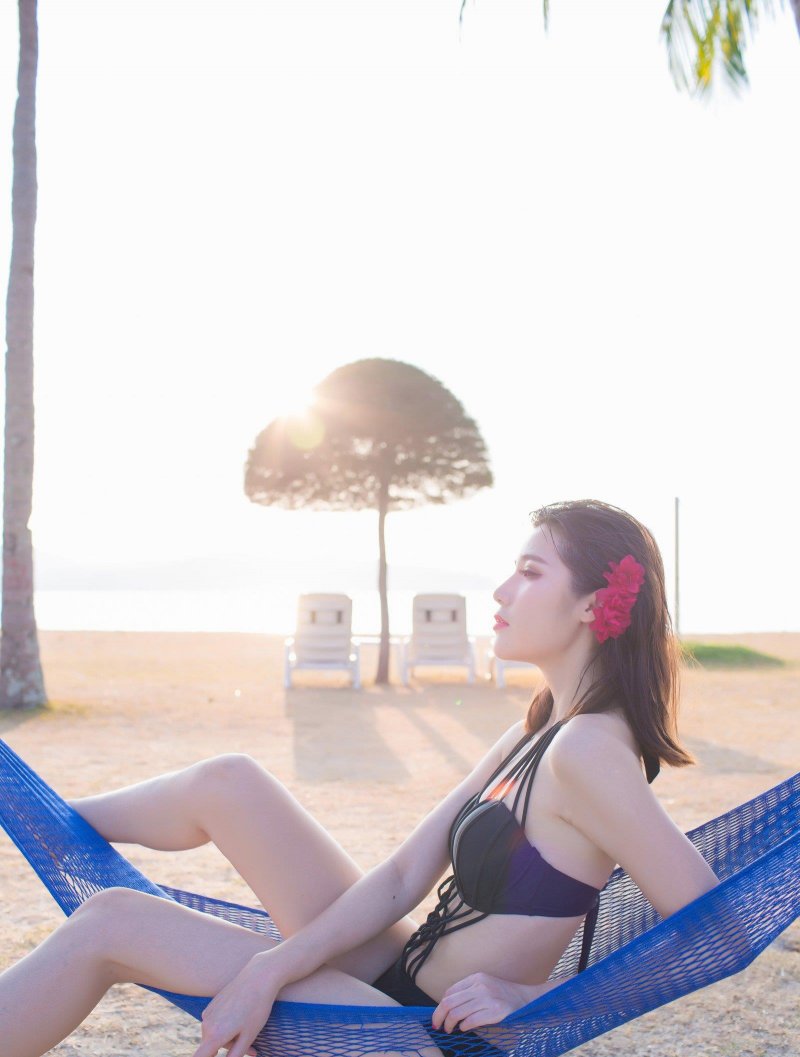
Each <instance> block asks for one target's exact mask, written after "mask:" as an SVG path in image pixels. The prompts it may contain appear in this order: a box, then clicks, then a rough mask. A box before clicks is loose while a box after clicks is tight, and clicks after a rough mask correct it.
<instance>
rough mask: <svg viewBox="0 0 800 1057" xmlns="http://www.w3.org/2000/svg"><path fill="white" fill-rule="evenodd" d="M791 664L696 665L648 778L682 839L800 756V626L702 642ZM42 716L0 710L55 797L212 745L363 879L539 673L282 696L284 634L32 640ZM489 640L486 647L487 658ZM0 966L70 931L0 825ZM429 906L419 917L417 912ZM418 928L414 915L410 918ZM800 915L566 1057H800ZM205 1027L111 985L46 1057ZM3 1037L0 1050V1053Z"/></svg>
mask: <svg viewBox="0 0 800 1057" xmlns="http://www.w3.org/2000/svg"><path fill="white" fill-rule="evenodd" d="M703 638H704V639H705V640H707V641H708V640H711V639H713V640H715V641H735V642H739V643H743V644H745V645H749V646H752V647H754V648H756V649H762V650H766V651H767V652H770V653H773V654H776V655H778V656H781V657H784V658H786V659H787V661H788V662H789V663H788V666H787V667H785V668H782V669H762V670H748V671H706V670H701V671H697V670H689V671H686V672H685V674H684V677H683V707H682V719H681V729H682V732H683V736H684V740H685V742H686V744H687V745H688V747H689V748H690V749H691V750H692V751H693V752H694V753H695V755H696V756H697V757H698V760H699V763H698V765H697V766H696V767H692V768H684V769H681V770H673V769H665V771H664V772H663V773H662V775H661V776H660V777H659V779H658V781H657V783H656V786H657V793H658V796H659V797H660V798H661V800H662V802H663V803H664V804H665V806H666V807H667V810H668V811H669V812H670V814H671V815H672V817H673V818H674V819H675V821H676V822H677V823H678V824H679V825H680V826H681V827H682V828H683V829H689V828H690V827H692V826H695V825H697V824H698V823H700V822H702V821H705V820H706V819H707V818H710V817H712V816H714V815H717V814H720V813H722V812H724V811H726V810H728V809H729V808H730V807H733V806H734V805H735V804H738V803H740V802H742V801H743V800H746V799H748V798H749V797H751V796H754V795H756V794H757V793H759V792H761V791H762V790H764V789H766V788H768V787H770V786H772V785H775V784H776V783H777V782H779V781H781V780H782V779H783V778H785V777H787V776H789V775H790V774H792V773H794V772H795V771H796V769H797V766H798V755H800V754H799V753H798V747H799V745H800V723H798V714H799V713H800V707H799V706H800V634H789V633H786V634H758V635H737V636H703ZM41 642H42V658H43V664H44V669H45V679H46V684H47V690H48V693H49V696H50V699H51V702H52V704H53V706H54V707H53V709H52V711H50V712H47V713H38V714H35V715H32V716H30V715H27V716H26V715H18V714H12V715H8V714H0V736H2V737H3V738H4V739H5V740H6V741H7V742H8V743H9V744H10V745H11V746H12V747H13V748H14V749H15V750H16V751H17V752H19V753H20V754H21V755H22V756H23V757H24V758H25V759H27V760H28V762H29V763H30V764H31V765H32V766H33V767H34V768H36V769H37V770H38V771H39V772H40V773H41V774H42V775H43V776H44V777H45V779H46V780H47V781H48V782H49V783H50V784H51V785H53V786H55V788H56V789H58V790H59V792H61V793H62V795H64V796H79V795H86V794H89V793H94V792H100V791H103V790H106V789H110V788H114V787H118V786H120V785H126V784H129V783H131V782H134V781H138V780H141V779H143V778H147V777H150V776H152V775H154V774H156V773H159V772H162V771H167V770H173V769H175V768H178V767H182V766H185V765H187V764H190V763H192V762H194V761H196V760H198V759H203V758H206V757H209V756H213V755H215V754H217V753H222V752H246V753H249V754H250V755H252V756H254V757H255V758H256V759H257V760H259V761H260V762H261V763H262V764H263V765H264V766H265V767H267V768H269V769H270V770H271V771H272V772H273V773H274V774H276V775H277V776H278V777H279V778H280V779H281V780H282V781H284V782H285V783H286V784H287V785H288V786H289V787H290V788H291V790H292V791H293V792H294V793H295V795H296V796H297V797H298V799H299V800H300V801H301V802H302V803H303V804H304V805H305V807H307V808H308V809H309V810H310V811H311V812H313V813H314V814H315V815H316V816H317V817H318V818H319V819H320V821H321V822H322V823H323V824H324V825H325V826H326V827H327V828H328V829H329V831H330V832H331V833H332V834H333V835H334V836H335V837H336V839H337V840H338V841H339V842H340V843H341V844H342V845H343V846H344V847H345V848H346V849H347V850H348V851H349V852H350V854H351V855H352V856H353V857H354V858H355V859H356V860H357V861H358V862H359V863H360V865H361V866H362V867H363V868H364V869H368V868H370V867H372V866H374V865H375V864H376V863H378V862H379V861H380V860H381V859H382V858H383V857H385V856H386V855H388V854H389V853H390V852H391V851H392V850H393V848H395V847H396V845H397V844H398V843H399V842H400V841H402V840H403V839H404V837H405V836H406V835H407V834H408V833H409V832H410V831H411V829H412V828H413V827H414V826H415V825H416V823H417V822H418V821H419V820H420V819H421V818H422V817H424V815H425V814H426V813H427V812H428V811H429V810H430V809H431V807H432V806H433V805H434V804H435V803H437V802H438V800H439V799H440V798H441V797H443V796H444V795H445V794H446V793H447V792H448V791H449V790H450V789H451V788H452V787H453V785H455V784H456V783H457V782H458V781H459V780H460V779H461V778H462V777H463V775H464V774H465V773H466V772H467V771H468V770H469V769H471V767H472V766H473V765H474V763H475V761H476V760H477V759H478V758H479V756H480V755H481V754H482V753H483V752H485V750H486V749H487V748H488V747H489V746H490V745H491V744H492V743H493V742H494V741H495V740H496V738H497V737H498V736H499V734H500V733H501V732H502V731H503V730H505V729H506V728H507V727H508V726H509V725H510V724H511V723H513V722H514V721H516V720H517V719H519V718H521V717H522V715H523V714H524V712H525V710H526V707H527V704H528V703H529V701H530V697H531V692H532V688H533V686H534V685H535V674H534V673H532V672H529V671H516V672H511V673H509V675H508V684H509V685H508V686H507V688H506V689H505V690H498V689H496V688H495V687H493V686H491V685H490V684H488V683H487V682H486V681H485V680H483V679H481V680H479V682H478V684H476V685H475V686H467V685H466V684H465V681H464V676H463V674H461V673H459V672H458V671H457V670H455V669H452V670H444V669H443V670H439V671H436V670H433V669H427V670H420V672H419V673H418V677H417V678H416V679H415V680H413V681H412V685H411V686H410V687H407V688H406V687H402V686H400V685H398V679H397V673H396V671H395V669H394V666H393V667H392V672H391V675H392V679H393V683H392V685H391V686H389V687H376V686H375V685H374V683H373V682H372V679H373V675H374V671H375V661H376V651H375V649H374V648H370V647H368V648H365V649H364V651H363V657H364V664H363V672H364V683H365V685H364V688H363V689H362V690H361V691H360V692H353V691H352V690H351V689H350V688H349V686H348V681H347V677H346V676H345V675H344V673H342V674H338V673H329V674H326V673H317V672H302V673H299V674H298V675H296V676H295V684H296V685H295V687H294V688H293V689H292V690H290V691H285V690H284V688H283V685H282V640H281V639H280V638H278V637H275V636H261V635H239V634H155V633H153V634H147V633H124V632H118V633H106V632H43V633H42V634H41ZM488 642H489V639H488V638H487V639H485V640H479V646H480V647H481V659H482V660H483V658H484V656H485V648H486V646H487V645H488ZM121 850H122V851H123V852H124V853H125V854H126V855H128V857H129V858H130V859H131V860H132V861H133V862H134V863H135V864H136V865H137V866H139V867H140V868H141V869H143V870H144V871H145V872H146V873H147V874H149V876H151V877H152V878H153V879H154V880H155V881H160V882H163V883H166V884H172V885H175V886H176V887H181V888H187V889H190V890H193V891H198V892H203V893H206V894H209V895H214V896H218V897H221V898H223V899H230V900H233V901H235V902H242V903H250V904H253V903H254V898H253V897H252V894H251V893H250V892H249V890H248V888H247V887H246V886H245V884H244V882H243V881H242V880H241V878H239V876H238V875H237V874H236V873H235V871H234V870H233V868H232V867H231V866H230V865H229V864H228V863H227V862H226V861H225V860H224V859H223V858H222V856H221V855H220V854H219V853H218V852H217V851H216V849H215V848H213V847H211V846H207V847H205V848H200V849H195V850H193V851H190V852H181V853H164V852H156V851H150V850H147V849H144V848H138V847H131V846H127V845H126V846H123V847H121ZM0 886H1V888H2V892H3V901H2V908H0V967H5V966H7V965H9V964H10V963H11V962H13V961H14V960H16V959H17V958H19V957H21V956H22V955H23V954H24V953H26V952H27V951H28V950H30V949H31V947H32V946H33V945H35V944H36V943H38V942H40V941H41V940H42V939H43V938H44V937H45V936H46V935H47V934H48V933H49V932H50V931H51V930H52V929H53V928H54V927H56V926H57V925H58V924H59V922H60V921H61V920H62V918H61V913H60V911H59V910H58V908H57V907H56V906H55V904H54V903H53V901H52V899H51V897H50V896H49V895H48V894H47V893H46V891H45V889H44V888H43V887H42V885H41V883H40V882H39V881H38V879H37V878H36V877H35V876H34V875H33V873H32V872H31V870H30V869H29V867H28V866H27V864H26V863H25V862H24V860H23V859H22V857H21V856H20V855H19V853H18V852H17V850H16V849H15V848H14V847H13V845H12V844H11V842H10V841H9V840H8V839H7V838H6V837H5V835H4V834H2V833H0ZM434 903H435V898H429V899H428V900H426V901H425V902H424V903H423V904H421V906H420V907H419V908H418V910H417V914H418V915H420V916H422V915H424V914H425V913H427V911H428V910H429V909H431V908H432V907H433V905H434ZM418 920H419V918H418ZM799 1008H800V922H799V923H796V924H795V925H794V926H792V927H791V928H790V929H788V930H787V931H786V932H785V933H784V934H783V935H782V936H781V937H780V938H779V939H778V940H776V941H775V942H774V943H773V944H772V946H771V947H770V948H769V949H768V950H767V951H765V952H764V954H762V955H761V956H760V957H759V958H758V959H757V960H756V961H755V962H754V963H753V965H752V966H750V967H749V968H748V969H747V970H746V971H745V972H743V973H740V974H738V975H737V976H735V977H732V978H730V979H728V980H726V981H723V982H721V983H719V984H716V985H714V986H712V987H710V988H707V989H705V990H703V991H700V992H697V993H695V994H694V995H690V996H688V997H687V998H685V999H682V1000H681V1001H680V1002H678V1003H674V1004H672V1005H670V1006H668V1007H665V1008H663V1009H660V1010H657V1011H655V1012H654V1013H651V1014H648V1015H647V1016H644V1017H640V1018H639V1019H638V1020H635V1021H633V1022H632V1023H630V1024H629V1025H626V1026H624V1027H622V1028H619V1029H617V1030H616V1031H613V1032H611V1033H609V1034H607V1035H605V1036H603V1037H601V1038H599V1039H596V1040H593V1041H592V1042H589V1043H587V1044H585V1045H584V1046H582V1047H580V1048H579V1049H577V1050H574V1051H573V1052H574V1053H576V1054H579V1055H581V1057H610V1055H612V1054H613V1055H614V1057H629V1055H630V1057H633V1055H636V1057H648V1055H651V1054H652V1055H654V1057H655V1055H658V1057H688V1055H692V1057H723V1055H724V1057H797V1055H798V1054H799V1053H800V1013H798V1009H799ZM198 1041H199V1033H198V1028H197V1025H196V1023H195V1022H194V1021H192V1020H191V1019H190V1018H187V1017H185V1016H184V1015H183V1014H182V1013H180V1012H178V1011H177V1010H175V1009H173V1007H171V1006H170V1005H168V1004H167V1003H166V1002H164V1001H163V1000H161V999H159V998H157V997H156V996H154V995H152V994H150V993H148V992H146V991H143V990H141V989H139V988H136V987H134V986H127V987H120V988H117V989H114V990H113V991H112V992H111V993H110V994H109V995H108V996H107V997H106V999H104V1001H103V1002H102V1003H101V1005H100V1006H99V1007H98V1008H97V1009H96V1010H95V1012H94V1013H93V1014H92V1015H91V1017H90V1018H89V1019H88V1020H87V1021H86V1023H85V1024H84V1025H83V1026H82V1027H81V1028H80V1029H79V1030H78V1031H77V1032H76V1033H75V1034H74V1035H73V1036H72V1037H71V1038H70V1039H69V1040H68V1041H66V1042H64V1043H62V1044H61V1045H59V1046H57V1047H56V1048H55V1049H54V1050H53V1051H52V1053H53V1054H55V1055H58V1057H79V1055H80V1057H86V1055H93V1057H183V1055H187V1057H188V1055H190V1054H191V1053H192V1052H193V1051H194V1048H195V1047H196V1045H197V1044H198ZM1 1048H2V1044H1V1043H0V1049H1Z"/></svg>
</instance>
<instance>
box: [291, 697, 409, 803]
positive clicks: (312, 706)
mask: <svg viewBox="0 0 800 1057" xmlns="http://www.w3.org/2000/svg"><path fill="white" fill-rule="evenodd" d="M373 696H375V697H378V698H379V699H380V698H381V697H383V694H382V693H379V694H376V695H372V694H371V693H370V691H369V690H368V689H367V688H363V689H361V690H352V689H351V688H350V687H342V688H330V687H302V688H293V689H290V690H287V691H286V696H285V703H284V711H285V714H286V716H287V717H289V719H291V721H292V725H293V728H294V738H293V749H294V767H295V774H296V776H297V777H298V778H299V779H301V780H303V781H306V782H328V781H333V780H335V779H340V778H342V777H345V776H346V777H348V778H353V779H358V780H374V781H382V782H403V781H405V780H407V779H408V777H409V772H408V769H407V767H406V765H405V763H404V762H403V760H402V758H401V757H400V756H398V755H397V754H396V753H395V752H394V751H393V750H392V748H391V746H390V745H389V744H388V743H387V741H386V739H385V738H383V737H382V735H381V734H379V733H378V731H377V729H376V727H375V720H374V709H375V707H376V705H378V704H380V703H382V702H381V701H380V700H372V699H371V698H372V697H373Z"/></svg>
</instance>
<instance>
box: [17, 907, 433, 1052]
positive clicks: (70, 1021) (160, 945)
mask: <svg viewBox="0 0 800 1057" xmlns="http://www.w3.org/2000/svg"><path fill="white" fill-rule="evenodd" d="M272 946H274V944H273V943H272V941H270V940H269V939H267V938H266V937H264V936H262V935H259V934H257V933H254V932H251V931H249V930H248V929H245V928H241V927H240V926H238V925H232V924H230V923H229V922H225V921H220V920H218V919H216V918H212V917H210V916H208V915H206V914H201V913H200V912H199V911H196V910H190V909H188V908H186V907H182V906H179V905H178V904H176V903H173V902H172V901H170V900H166V899H159V898H158V897H157V896H150V895H145V894H143V893H141V892H133V891H129V890H128V889H117V888H112V889H108V890H107V891H105V892H101V893H99V894H98V895H96V896H93V897H92V898H91V899H89V900H88V901H87V902H86V903H84V904H83V906H82V907H80V908H79V909H78V910H77V911H76V912H75V913H74V914H73V915H72V917H71V918H69V919H68V920H67V921H65V922H64V924H63V925H61V927H60V928H58V929H57V930H56V931H55V932H54V933H52V935H51V936H49V937H48V939H47V940H45V942H44V943H42V944H41V945H40V946H39V947H37V948H36V950H34V951H32V952H31V953H30V954H29V955H27V956H26V957H25V958H23V959H22V960H21V961H20V962H18V963H17V964H16V965H14V966H13V967H12V968H11V969H9V970H7V971H6V972H5V973H3V974H2V975H0V1038H1V1039H2V1040H3V1048H2V1052H3V1057H41V1055H42V1054H45V1053H46V1052H47V1051H48V1050H50V1049H52V1047H53V1046H55V1045H56V1044H57V1043H58V1042H60V1041H61V1040H62V1039H64V1038H66V1037H67V1036H68V1035H69V1034H70V1032H72V1031H73V1030H74V1029H75V1028H76V1027H77V1026H78V1025H79V1024H80V1023H81V1022H82V1021H83V1020H84V1019H85V1017H86V1016H87V1015H88V1013H89V1012H90V1011H91V1010H92V1009H93V1008H94V1006H95V1005H96V1004H97V1002H99V1000H100V999H101V998H102V996H103V995H104V994H105V992H106V991H107V990H108V988H109V987H111V986H112V984H114V983H120V982H123V981H126V982H127V981H130V982H136V983H140V984H147V985H149V986H151V987H161V988H164V989H166V990H170V991H178V992H181V993H183V994H194V995H209V996H211V995H215V994H216V993H217V992H218V991H220V990H221V989H222V988H223V987H224V986H225V985H226V984H227V983H228V982H229V981H230V980H231V979H232V978H233V977H234V976H236V974H237V973H238V972H239V971H240V970H241V969H242V968H243V967H244V965H245V964H246V963H247V962H248V961H249V960H250V959H251V958H252V957H253V956H254V955H255V954H257V953H258V952H259V951H262V950H265V949H267V948H270V947H272ZM279 998H281V999H288V1000H289V1001H298V1002H327V1003H336V1004H343V1005H383V1006H396V1005H397V1003H396V1002H395V1001H394V1000H393V999H391V998H389V997H388V996H386V995H384V994H381V992H379V991H376V990H375V989H374V988H372V987H369V986H368V985H367V984H365V983H363V982H362V981H360V980H356V979H354V978H352V977H348V976H347V975H346V974H344V973H342V972H339V971H338V970H335V969H330V968H327V967H325V968H323V969H320V970H318V971H317V972H316V973H313V974H312V975H311V976H309V977H307V978H306V979H305V980H300V981H297V982H296V983H293V984H291V985H289V986H287V987H286V988H284V989H283V991H281V992H280V994H279ZM426 1039H427V1036H425V1035H424V1034H423V1033H422V1029H420V1042H421V1043H424V1041H425V1040H426ZM428 1042H429V1040H428ZM198 1044H199V1032H198ZM420 1052H422V1051H420ZM426 1052H427V1054H428V1055H433V1054H438V1052H439V1051H438V1050H436V1049H435V1048H433V1047H430V1046H429V1047H428V1048H427V1051H426Z"/></svg>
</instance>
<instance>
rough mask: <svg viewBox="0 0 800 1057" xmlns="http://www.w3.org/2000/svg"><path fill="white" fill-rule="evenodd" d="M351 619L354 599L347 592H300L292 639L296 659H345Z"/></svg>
mask: <svg viewBox="0 0 800 1057" xmlns="http://www.w3.org/2000/svg"><path fill="white" fill-rule="evenodd" d="M352 621H353V602H352V599H350V598H349V597H348V596H347V595H343V594H307V595H300V596H299V598H298V599H297V631H296V633H295V641H294V648H295V652H296V654H297V659H298V661H299V662H301V663H303V662H306V661H333V660H336V659H337V658H341V659H343V660H346V659H347V657H348V656H349V654H350V640H351V628H352Z"/></svg>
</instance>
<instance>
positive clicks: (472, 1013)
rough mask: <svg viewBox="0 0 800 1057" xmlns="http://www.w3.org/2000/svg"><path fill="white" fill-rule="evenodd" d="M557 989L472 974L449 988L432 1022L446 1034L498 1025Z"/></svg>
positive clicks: (485, 974)
mask: <svg viewBox="0 0 800 1057" xmlns="http://www.w3.org/2000/svg"><path fill="white" fill-rule="evenodd" d="M554 986H555V985H554V983H546V984H515V983H513V982H512V981H511V980H501V979H500V977H498V976H489V974H488V973H473V974H472V975H471V976H467V977H465V978H464V979H463V980H459V981H458V983H455V984H453V985H452V987H448V989H447V990H446V991H445V993H444V995H443V996H442V1000H441V1002H440V1003H439V1005H438V1006H437V1007H436V1009H435V1010H434V1011H433V1015H432V1017H431V1022H432V1023H433V1026H434V1027H435V1028H437V1029H439V1030H444V1031H447V1032H452V1031H453V1030H454V1029H455V1028H456V1027H458V1028H460V1030H461V1031H470V1030H471V1029H472V1028H479V1027H481V1026H482V1025H484V1024H497V1023H498V1021H501V1020H504V1019H505V1018H506V1017H507V1016H508V1015H509V1013H513V1012H514V1011H515V1010H517V1009H521V1008H522V1006H526V1005H527V1004H528V1003H529V1002H532V1001H533V1000H534V999H535V998H538V997H539V995H543V994H544V993H545V991H550V990H551V989H552V988H553V987H554Z"/></svg>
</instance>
